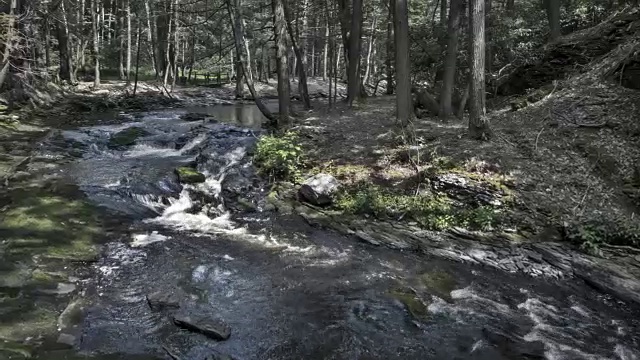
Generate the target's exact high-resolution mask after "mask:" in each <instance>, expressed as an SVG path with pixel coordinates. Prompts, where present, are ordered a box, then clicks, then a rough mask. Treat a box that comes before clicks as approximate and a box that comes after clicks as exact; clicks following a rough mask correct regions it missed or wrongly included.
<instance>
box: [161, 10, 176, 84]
mask: <svg viewBox="0 0 640 360" xmlns="http://www.w3.org/2000/svg"><path fill="white" fill-rule="evenodd" d="M168 1H169V14H168V20H167V37H166V39H167V44H166V48H165V54H164V56H165V58H164V61H165V64H164V73H163V75H164V79H163V86H164V87H165V88H166V87H167V84H168V82H169V72H170V71H171V31H172V29H173V28H174V27H175V26H172V25H173V17H174V12H175V11H174V7H173V0H168Z"/></svg>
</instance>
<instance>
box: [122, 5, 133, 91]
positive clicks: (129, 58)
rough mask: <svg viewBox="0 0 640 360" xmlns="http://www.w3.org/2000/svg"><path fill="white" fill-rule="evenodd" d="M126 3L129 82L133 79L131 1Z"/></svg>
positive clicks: (127, 71)
mask: <svg viewBox="0 0 640 360" xmlns="http://www.w3.org/2000/svg"><path fill="white" fill-rule="evenodd" d="M123 1H126V2H127V3H126V10H125V11H126V16H127V65H126V73H127V81H129V79H130V77H131V0H123Z"/></svg>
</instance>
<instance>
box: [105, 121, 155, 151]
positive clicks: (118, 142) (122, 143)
mask: <svg viewBox="0 0 640 360" xmlns="http://www.w3.org/2000/svg"><path fill="white" fill-rule="evenodd" d="M146 135H149V132H148V131H146V130H145V129H143V128H141V127H137V126H132V127H130V128H126V129H124V130H122V131H119V132H117V133H115V134H113V135H111V138H110V139H109V144H108V146H109V148H112V149H117V148H122V147H127V146H131V145H133V144H135V142H136V140H138V138H140V137H142V136H146Z"/></svg>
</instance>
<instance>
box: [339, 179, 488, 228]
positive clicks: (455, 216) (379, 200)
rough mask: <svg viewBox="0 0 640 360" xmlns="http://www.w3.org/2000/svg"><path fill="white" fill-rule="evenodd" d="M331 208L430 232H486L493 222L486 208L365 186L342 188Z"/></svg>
mask: <svg viewBox="0 0 640 360" xmlns="http://www.w3.org/2000/svg"><path fill="white" fill-rule="evenodd" d="M335 206H336V207H337V208H338V209H340V210H342V211H344V212H346V213H350V214H369V215H373V216H375V217H378V218H393V219H399V218H410V219H413V220H415V221H417V222H419V223H420V224H421V225H422V226H423V227H425V228H427V229H431V230H445V229H448V228H451V227H454V226H463V227H469V228H472V229H479V230H488V229H490V228H492V227H493V226H494V225H495V223H496V221H497V220H496V216H495V212H494V211H493V210H492V209H490V208H485V207H480V208H476V209H464V208H460V207H457V206H455V205H454V203H453V202H452V200H451V199H449V198H448V197H447V196H444V195H431V194H428V195H421V194H418V195H407V194H398V193H393V192H392V191H390V190H388V189H384V188H382V187H379V186H376V185H372V184H366V183H360V184H357V185H356V186H354V187H350V188H344V189H343V190H342V191H341V192H340V193H339V194H338V196H337V199H336V203H335Z"/></svg>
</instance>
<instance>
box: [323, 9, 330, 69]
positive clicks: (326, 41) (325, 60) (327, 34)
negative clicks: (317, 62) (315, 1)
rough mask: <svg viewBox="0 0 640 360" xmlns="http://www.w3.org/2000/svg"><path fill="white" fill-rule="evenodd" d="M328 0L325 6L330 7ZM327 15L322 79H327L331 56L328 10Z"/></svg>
mask: <svg viewBox="0 0 640 360" xmlns="http://www.w3.org/2000/svg"><path fill="white" fill-rule="evenodd" d="M327 1H328V0H325V6H326V7H328V5H326V2H327ZM325 17H326V19H325V20H326V27H325V29H324V61H323V62H322V80H327V61H328V58H329V37H330V35H331V34H330V33H329V13H328V11H327V15H326V16H325Z"/></svg>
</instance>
